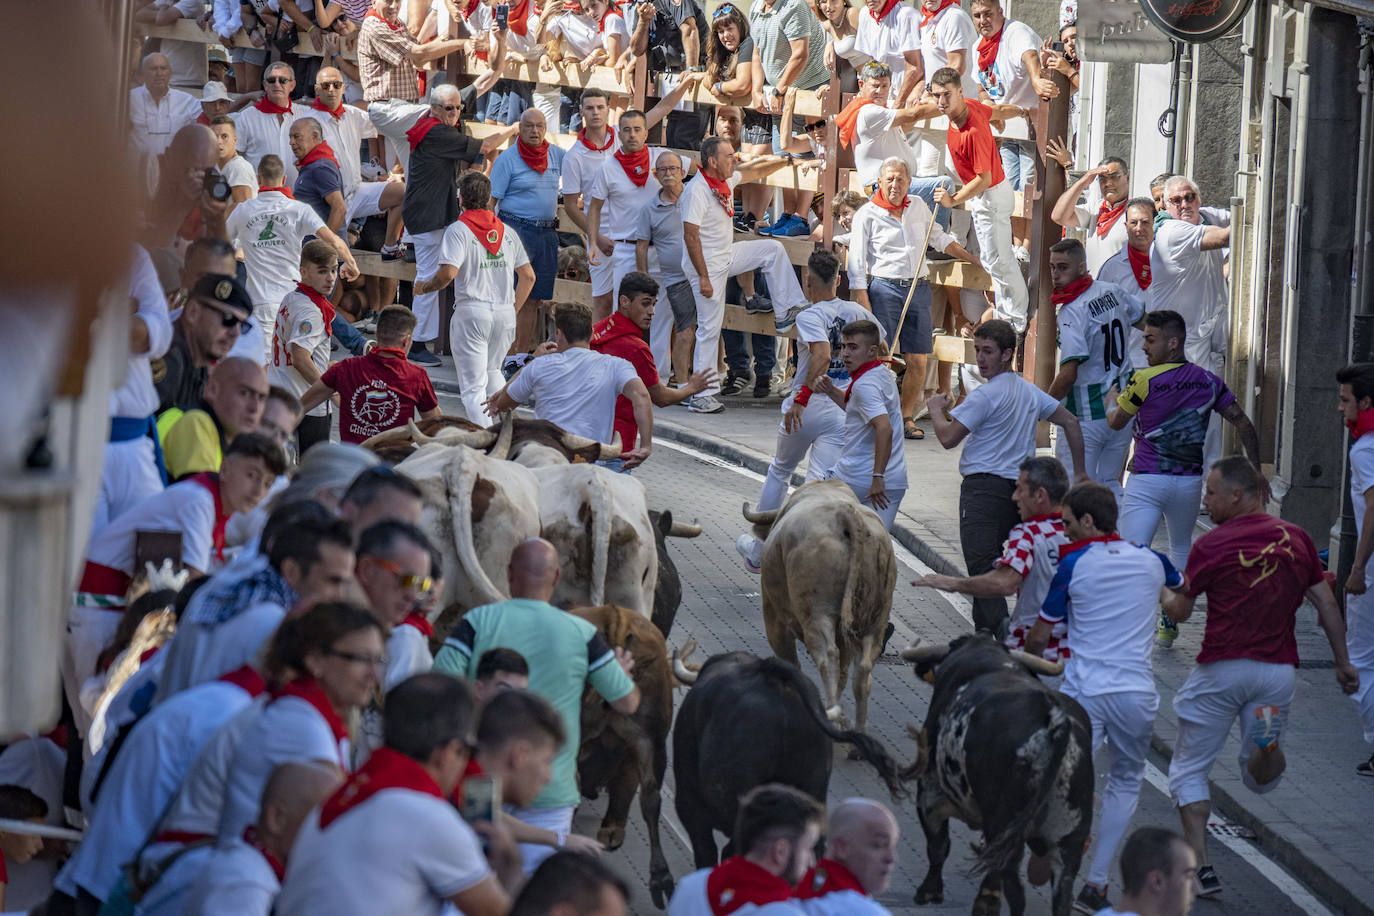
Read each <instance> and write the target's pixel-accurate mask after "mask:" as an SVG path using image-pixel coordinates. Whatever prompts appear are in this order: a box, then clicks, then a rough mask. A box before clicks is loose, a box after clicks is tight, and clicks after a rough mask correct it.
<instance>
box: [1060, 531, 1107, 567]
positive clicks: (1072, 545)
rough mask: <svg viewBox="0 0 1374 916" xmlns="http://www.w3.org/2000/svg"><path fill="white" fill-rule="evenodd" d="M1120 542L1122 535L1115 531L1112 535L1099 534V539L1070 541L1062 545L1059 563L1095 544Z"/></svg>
mask: <svg viewBox="0 0 1374 916" xmlns="http://www.w3.org/2000/svg"><path fill="white" fill-rule="evenodd" d="M1119 540H1121V535H1119V534H1117V533H1116V532H1115V531H1113V532H1112V533H1111V534H1099V535H1098V536H1097V537H1094V538H1084V539H1083V540H1081V541H1070V542H1069V543H1067V544H1060V545H1059V562H1061V563H1062V562H1064V558H1065V557H1067V556H1068V555H1069V554H1071V553H1076V552H1078V551H1080V550H1083V549H1084V548H1087V547H1091V546H1092V545H1094V544H1106V543H1110V542H1111V541H1119Z"/></svg>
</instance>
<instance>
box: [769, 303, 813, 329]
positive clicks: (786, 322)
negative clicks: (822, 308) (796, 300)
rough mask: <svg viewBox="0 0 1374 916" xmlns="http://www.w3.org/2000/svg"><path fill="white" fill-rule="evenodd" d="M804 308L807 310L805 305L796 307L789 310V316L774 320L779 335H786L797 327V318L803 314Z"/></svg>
mask: <svg viewBox="0 0 1374 916" xmlns="http://www.w3.org/2000/svg"><path fill="white" fill-rule="evenodd" d="M804 308H806V306H805V305H794V306H792V307H791V308H790V309H788V310H787V314H786V315H784V316H783V317H781V318H774V319H773V325H774V326H775V327H776V328H777V329H778V333H779V334H785V333H787V332H788V331H790V330H791V329H792V328H793V326H794V325H796V323H797V316H798V315H800V314H801V313H802V309H804Z"/></svg>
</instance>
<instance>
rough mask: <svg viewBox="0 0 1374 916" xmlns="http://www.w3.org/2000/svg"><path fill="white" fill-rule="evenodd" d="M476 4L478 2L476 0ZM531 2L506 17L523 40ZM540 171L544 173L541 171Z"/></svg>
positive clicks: (525, 0) (527, 0)
mask: <svg viewBox="0 0 1374 916" xmlns="http://www.w3.org/2000/svg"><path fill="white" fill-rule="evenodd" d="M474 2H476V0H474ZM529 19H530V0H520V2H519V3H512V4H511V7H510V12H509V13H508V14H507V15H506V27H507V28H509V29H510V30H511V31H512V32H514V33H515V34H517V35H519V36H521V37H522V38H523V37H524V36H526V35H528V34H529V33H530V22H529ZM539 171H541V172H542V171H544V170H543V169H540V170H539Z"/></svg>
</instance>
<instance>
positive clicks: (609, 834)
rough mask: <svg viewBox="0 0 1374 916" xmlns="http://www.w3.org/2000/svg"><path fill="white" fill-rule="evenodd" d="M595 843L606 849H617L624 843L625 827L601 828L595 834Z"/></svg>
mask: <svg viewBox="0 0 1374 916" xmlns="http://www.w3.org/2000/svg"><path fill="white" fill-rule="evenodd" d="M596 841H597V842H598V843H600V844H601V845H602V846H605V847H606V848H607V849H619V848H620V847H621V845H622V844H624V842H625V827H624V825H621V826H619V827H602V828H601V829H600V830H598V831H597V832H596Z"/></svg>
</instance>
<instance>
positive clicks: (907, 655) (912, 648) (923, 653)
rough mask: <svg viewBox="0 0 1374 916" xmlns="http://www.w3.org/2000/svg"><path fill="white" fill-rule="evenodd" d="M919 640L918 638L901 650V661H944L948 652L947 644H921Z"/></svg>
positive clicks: (933, 662)
mask: <svg viewBox="0 0 1374 916" xmlns="http://www.w3.org/2000/svg"><path fill="white" fill-rule="evenodd" d="M920 642H921V641H920V640H919V639H918V640H916V642H914V643H912V644H911V645H909V646H907V647H906V648H905V649H903V650H902V659H903V661H908V662H917V663H919V662H926V663H927V664H931V665H934V664H938V663H939V662H942V661H944V658H945V656H946V655H948V654H949V646H940V645H935V646H923V645H921V644H920Z"/></svg>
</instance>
